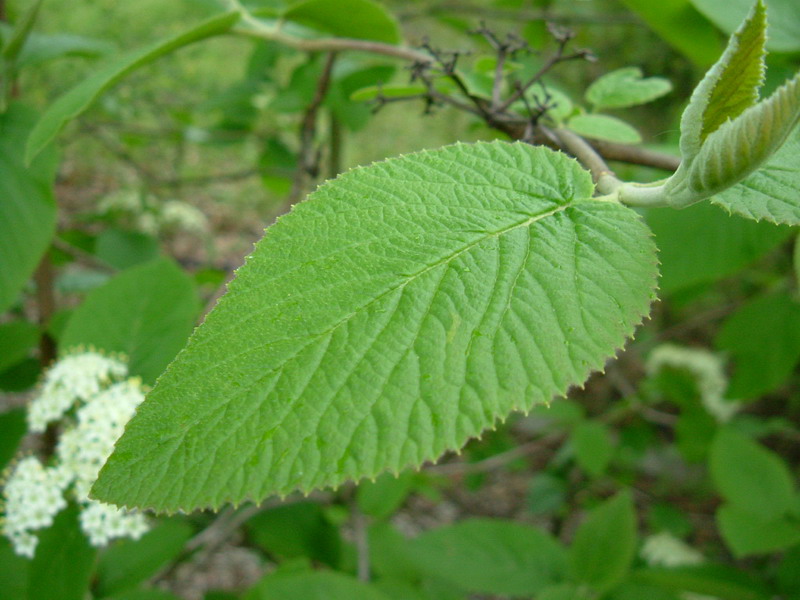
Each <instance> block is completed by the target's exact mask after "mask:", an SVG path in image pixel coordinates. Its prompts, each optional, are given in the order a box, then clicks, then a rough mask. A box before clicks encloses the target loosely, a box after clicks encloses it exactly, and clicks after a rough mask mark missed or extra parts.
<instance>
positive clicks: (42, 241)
mask: <svg viewBox="0 0 800 600" xmlns="http://www.w3.org/2000/svg"><path fill="white" fill-rule="evenodd" d="M35 120H36V115H35V113H34V112H33V111H32V110H30V109H28V108H27V107H24V106H21V105H12V106H11V107H10V108H9V110H8V111H7V112H6V113H4V114H0V313H3V312H5V311H6V309H8V307H9V306H11V305H12V304H13V303H14V301H15V300H16V299H17V296H18V295H19V293H20V291H21V290H22V288H23V286H24V285H25V283H26V282H27V281H28V279H29V278H30V276H31V275H32V274H33V271H34V270H35V269H36V265H38V264H39V260H40V259H41V258H42V255H43V254H44V252H45V250H47V247H48V245H49V244H50V239H51V238H52V237H53V234H54V232H55V226H56V205H55V201H54V200H53V189H52V188H53V179H54V178H55V172H56V162H57V161H56V160H55V158H56V157H55V154H54V153H48V154H47V155H45V156H42V157H41V158H40V159H39V160H37V161H35V162H34V163H33V164H32V165H31V166H30V167H26V166H25V165H24V164H23V162H22V157H21V156H20V148H22V147H23V146H24V145H25V139H26V138H27V136H28V133H29V131H30V128H31V126H32V125H33V123H34V121H35Z"/></svg>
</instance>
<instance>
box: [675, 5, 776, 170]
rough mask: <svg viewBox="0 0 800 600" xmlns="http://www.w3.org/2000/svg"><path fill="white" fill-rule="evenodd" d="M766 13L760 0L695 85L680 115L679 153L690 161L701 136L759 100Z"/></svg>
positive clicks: (712, 130) (762, 74)
mask: <svg viewBox="0 0 800 600" xmlns="http://www.w3.org/2000/svg"><path fill="white" fill-rule="evenodd" d="M766 27H767V16H766V9H765V8H764V5H763V3H762V2H761V0H759V1H758V2H757V3H756V5H755V6H754V8H753V10H752V11H751V12H750V14H749V16H748V17H747V19H746V20H745V21H744V22H743V23H742V25H741V26H740V27H739V29H738V30H737V31H736V33H735V34H734V35H733V36H732V37H731V39H730V41H729V42H728V47H727V48H726V49H725V52H723V54H722V56H721V57H720V58H719V60H718V61H717V62H716V64H715V65H714V66H713V67H711V69H709V70H708V72H707V73H706V75H705V77H704V78H703V80H702V81H701V82H700V83H699V84H698V85H697V87H696V88H695V90H694V92H693V93H692V97H691V99H690V101H689V105H688V106H687V107H686V110H685V111H684V112H683V115H682V116H681V140H680V145H681V155H682V158H683V161H684V162H685V163H688V162H691V161H692V160H693V159H694V157H695V156H696V155H697V153H698V152H699V151H700V148H701V146H702V144H703V142H704V140H705V139H706V138H707V137H708V136H709V135H710V134H712V133H713V132H714V131H716V130H717V129H719V127H720V125H722V124H723V123H724V122H725V121H726V120H728V119H735V118H736V117H737V116H739V115H740V114H741V113H742V112H744V110H745V109H747V108H749V107H751V106H753V105H754V104H756V103H757V102H758V97H759V96H758V91H759V89H760V88H761V84H762V83H763V80H764V55H765V50H764V43H765V40H766Z"/></svg>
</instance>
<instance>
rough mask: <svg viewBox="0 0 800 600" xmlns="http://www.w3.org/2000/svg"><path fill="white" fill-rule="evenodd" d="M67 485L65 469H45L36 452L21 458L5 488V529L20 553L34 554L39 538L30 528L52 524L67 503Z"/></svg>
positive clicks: (39, 527)
mask: <svg viewBox="0 0 800 600" xmlns="http://www.w3.org/2000/svg"><path fill="white" fill-rule="evenodd" d="M65 487H66V484H65V483H64V477H63V471H61V470H59V469H57V468H50V469H46V468H45V467H43V466H42V464H41V463H40V462H39V461H38V460H37V459H36V458H35V457H33V456H29V457H27V458H24V459H22V460H21V461H19V464H17V468H16V469H15V470H14V475H13V476H12V477H10V478H9V480H8V482H7V483H6V485H5V488H4V490H3V495H4V496H5V498H4V500H5V513H6V518H5V522H4V523H3V533H4V534H5V536H6V537H8V539H9V540H11V544H12V545H13V546H14V550H15V551H16V552H17V554H21V555H23V556H29V557H33V553H34V551H35V549H36V543H37V542H38V538H37V537H36V536H35V535H34V534H33V533H31V532H32V531H34V530H36V529H41V528H42V527H48V526H50V525H52V524H53V518H54V517H55V516H56V514H58V512H59V511H60V510H61V509H62V508H64V507H65V506H66V505H67V501H66V500H65V499H64V493H63V492H64V488H65Z"/></svg>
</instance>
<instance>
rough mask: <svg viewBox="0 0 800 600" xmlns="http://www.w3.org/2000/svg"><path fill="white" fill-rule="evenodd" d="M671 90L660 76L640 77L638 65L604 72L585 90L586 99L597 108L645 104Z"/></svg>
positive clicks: (665, 80) (670, 86)
mask: <svg viewBox="0 0 800 600" xmlns="http://www.w3.org/2000/svg"><path fill="white" fill-rule="evenodd" d="M670 90H672V84H671V83H670V82H669V80H667V79H663V78H662V77H648V78H647V79H645V78H643V77H642V70H641V69H640V68H639V67H625V68H623V69H617V70H616V71H611V72H610V73H606V74H605V75H603V76H602V77H600V78H599V79H597V80H596V81H595V82H594V83H592V85H590V86H589V88H588V89H587V90H586V100H587V101H589V102H590V103H591V104H593V105H594V107H595V109H597V110H605V109H607V108H627V107H629V106H637V105H639V104H646V103H647V102H651V101H653V100H655V99H656V98H660V97H661V96H663V95H664V94H668V93H669V92H670Z"/></svg>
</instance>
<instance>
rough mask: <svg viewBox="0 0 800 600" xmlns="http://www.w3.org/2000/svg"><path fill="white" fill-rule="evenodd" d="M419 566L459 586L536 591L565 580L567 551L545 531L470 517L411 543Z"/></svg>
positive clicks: (488, 590) (519, 592)
mask: <svg viewBox="0 0 800 600" xmlns="http://www.w3.org/2000/svg"><path fill="white" fill-rule="evenodd" d="M411 552H412V555H413V557H414V560H415V561H416V562H417V566H418V568H419V569H420V570H421V571H423V572H425V573H427V574H429V575H431V576H435V577H438V578H441V579H444V580H445V581H448V582H449V583H451V584H452V585H454V586H456V587H457V588H459V589H462V590H464V591H470V592H484V593H489V594H502V595H509V596H530V595H534V594H538V593H539V592H541V591H542V590H543V589H545V588H546V587H547V586H549V585H550V584H553V583H555V582H557V581H559V580H561V579H563V577H564V574H565V571H566V564H567V561H566V553H565V552H564V549H563V548H562V547H561V545H560V544H559V543H558V542H557V541H556V540H554V539H553V538H552V537H551V536H549V535H547V534H546V533H544V532H542V531H540V530H538V529H535V528H532V527H529V526H526V525H522V524H520V523H514V522H504V521H501V520H497V519H470V520H466V521H462V522H460V523H457V524H456V525H451V526H448V527H441V528H439V529H436V530H433V531H429V532H426V533H424V534H423V535H421V536H419V537H418V538H417V539H416V540H414V541H413V542H412V546H411Z"/></svg>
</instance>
